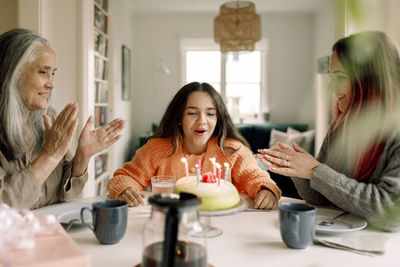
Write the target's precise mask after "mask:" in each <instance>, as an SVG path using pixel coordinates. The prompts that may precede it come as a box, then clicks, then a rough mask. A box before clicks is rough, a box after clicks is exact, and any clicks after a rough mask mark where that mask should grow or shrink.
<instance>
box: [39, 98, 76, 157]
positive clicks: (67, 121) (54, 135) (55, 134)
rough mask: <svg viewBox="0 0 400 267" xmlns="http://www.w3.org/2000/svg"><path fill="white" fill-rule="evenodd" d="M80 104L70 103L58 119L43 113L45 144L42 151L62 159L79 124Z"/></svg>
mask: <svg viewBox="0 0 400 267" xmlns="http://www.w3.org/2000/svg"><path fill="white" fill-rule="evenodd" d="M77 115H78V104H76V103H70V104H68V105H67V106H65V108H64V109H63V110H62V111H61V112H60V114H59V115H58V116H57V118H56V120H55V121H54V122H53V123H51V119H50V118H49V116H47V115H46V114H44V115H43V119H44V126H45V144H44V147H43V150H42V152H43V153H45V154H47V155H49V156H51V157H53V158H55V159H56V161H57V162H58V161H60V160H61V159H62V158H63V157H64V155H65V154H66V153H67V151H68V149H69V146H70V144H71V142H72V138H73V136H74V134H75V131H76V127H77V126H78V118H77Z"/></svg>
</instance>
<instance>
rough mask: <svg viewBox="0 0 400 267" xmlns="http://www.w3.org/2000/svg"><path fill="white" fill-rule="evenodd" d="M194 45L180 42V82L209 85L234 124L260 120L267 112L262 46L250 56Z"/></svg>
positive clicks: (216, 47)
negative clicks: (181, 62) (181, 77)
mask: <svg viewBox="0 0 400 267" xmlns="http://www.w3.org/2000/svg"><path fill="white" fill-rule="evenodd" d="M189 40H190V39H189ZM196 41H198V39H197V40H196V39H194V40H192V41H188V39H186V40H185V41H183V42H181V45H182V43H183V45H182V53H183V54H182V56H183V66H184V68H183V77H184V78H183V82H184V83H185V84H186V83H189V82H193V81H199V82H208V83H210V84H211V85H212V86H213V87H214V88H215V89H216V90H217V91H218V92H219V93H220V94H221V95H222V97H223V98H224V100H225V104H226V105H227V108H228V111H229V113H230V115H231V117H232V119H233V120H234V121H235V122H238V121H242V120H247V121H248V120H254V119H256V120H258V119H260V120H261V118H260V115H261V113H262V112H265V111H266V110H268V108H267V107H268V105H267V99H266V95H267V94H266V88H265V75H264V77H263V75H262V73H266V72H265V62H266V49H265V46H264V49H257V48H256V50H255V51H253V52H251V53H250V52H245V53H239V54H234V53H228V54H221V53H220V51H219V47H218V45H217V44H212V43H211V44H210V45H207V44H206V42H204V41H202V42H197V43H196ZM210 41H212V42H213V40H212V39H211V40H210ZM264 43H265V42H264Z"/></svg>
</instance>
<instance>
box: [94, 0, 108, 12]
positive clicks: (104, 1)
mask: <svg viewBox="0 0 400 267" xmlns="http://www.w3.org/2000/svg"><path fill="white" fill-rule="evenodd" d="M95 2H96V3H97V4H98V5H99V6H100V7H101V8H102V9H104V10H105V11H108V0H95Z"/></svg>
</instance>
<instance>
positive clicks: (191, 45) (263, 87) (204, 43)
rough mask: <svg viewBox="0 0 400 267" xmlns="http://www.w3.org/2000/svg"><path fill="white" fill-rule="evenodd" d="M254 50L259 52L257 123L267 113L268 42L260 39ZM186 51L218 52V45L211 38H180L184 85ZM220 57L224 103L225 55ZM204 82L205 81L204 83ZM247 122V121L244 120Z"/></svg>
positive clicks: (182, 80)
mask: <svg viewBox="0 0 400 267" xmlns="http://www.w3.org/2000/svg"><path fill="white" fill-rule="evenodd" d="M255 50H257V51H260V57H261V59H260V76H261V77H260V103H259V105H260V114H258V116H257V119H256V120H257V121H263V113H266V112H269V93H268V87H267V80H268V79H267V78H268V77H267V76H268V75H267V59H268V57H267V54H268V40H267V38H262V39H261V40H260V41H259V42H257V43H256V47H255ZM187 51H220V49H219V45H218V44H217V43H215V42H214V39H213V38H212V37H181V38H180V54H181V84H182V85H184V84H185V83H186V52H187ZM220 55H221V65H220V68H221V81H220V89H221V92H220V93H221V96H222V98H223V99H224V101H225V104H227V102H226V84H227V82H226V61H227V54H224V53H220ZM205 82H206V81H205ZM246 120H247V119H246Z"/></svg>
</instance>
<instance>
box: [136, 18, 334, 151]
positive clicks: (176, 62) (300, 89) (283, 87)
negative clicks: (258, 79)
mask: <svg viewBox="0 0 400 267" xmlns="http://www.w3.org/2000/svg"><path fill="white" fill-rule="evenodd" d="M216 15H217V14H216V13H215V14H194V13H192V14H182V13H176V14H171V13H168V14H165V13H146V14H143V13H134V15H133V16H134V18H133V25H132V30H133V33H134V40H133V69H134V76H133V92H132V96H133V99H132V127H133V128H132V137H133V138H134V141H136V143H135V144H137V139H138V136H139V135H140V134H143V133H145V132H147V131H149V130H150V126H151V123H158V122H159V120H160V119H161V116H162V114H163V112H164V110H165V108H166V106H167V104H168V102H169V100H170V99H171V98H172V96H173V95H174V94H175V93H176V92H177V91H178V89H179V88H180V87H181V86H182V84H181V83H180V81H181V77H180V73H181V69H180V68H181V66H180V51H179V36H180V35H185V34H187V33H191V34H198V35H203V36H204V35H208V36H213V19H214V17H215V16H216ZM260 15H262V32H263V37H267V38H268V44H269V46H268V62H267V74H266V75H267V77H268V83H267V86H268V90H269V93H268V95H269V96H270V98H271V101H270V103H269V106H270V112H271V120H272V121H274V122H283V123H285V122H304V123H308V124H310V126H311V127H313V125H314V102H313V94H314V82H313V71H314V69H313V67H314V65H315V64H316V63H315V62H316V61H315V53H314V49H315V44H314V42H315V39H314V35H315V29H314V15H313V14H312V13H301V14H298V13H269V14H260ZM329 30H331V29H329ZM329 41H330V40H329ZM320 45H321V44H318V46H320ZM322 45H324V44H322ZM160 59H162V60H163V61H164V62H165V63H166V64H167V65H168V67H169V69H170V70H171V74H170V75H168V76H167V75H162V74H160V73H159V72H158V71H157V67H158V66H157V63H158V62H159V60H160ZM210 64H212V62H210ZM204 67H205V68H207V66H204Z"/></svg>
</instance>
